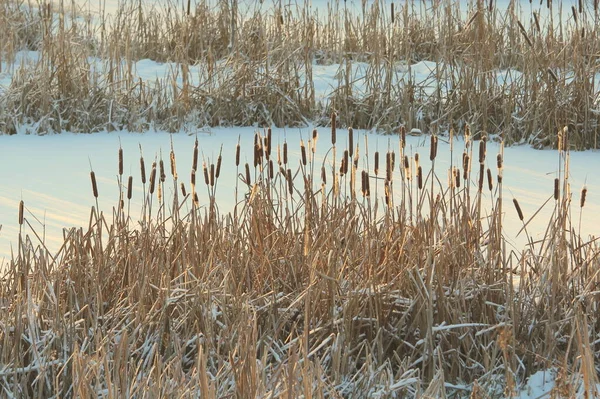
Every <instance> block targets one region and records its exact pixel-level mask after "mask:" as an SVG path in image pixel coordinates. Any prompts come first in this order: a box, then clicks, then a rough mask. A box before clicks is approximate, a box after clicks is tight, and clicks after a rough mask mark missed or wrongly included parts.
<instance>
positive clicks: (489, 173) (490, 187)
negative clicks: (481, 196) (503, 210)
mask: <svg viewBox="0 0 600 399" xmlns="http://www.w3.org/2000/svg"><path fill="white" fill-rule="evenodd" d="M487 181H488V188H489V189H490V191H492V188H494V184H493V181H492V171H491V170H490V168H488V169H487Z"/></svg>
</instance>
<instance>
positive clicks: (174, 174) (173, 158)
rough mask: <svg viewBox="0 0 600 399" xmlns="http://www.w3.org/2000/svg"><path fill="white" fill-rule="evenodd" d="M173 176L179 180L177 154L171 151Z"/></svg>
mask: <svg viewBox="0 0 600 399" xmlns="http://www.w3.org/2000/svg"><path fill="white" fill-rule="evenodd" d="M170 158H171V176H173V178H174V179H175V180H177V163H176V162H175V152H173V150H171V157H170Z"/></svg>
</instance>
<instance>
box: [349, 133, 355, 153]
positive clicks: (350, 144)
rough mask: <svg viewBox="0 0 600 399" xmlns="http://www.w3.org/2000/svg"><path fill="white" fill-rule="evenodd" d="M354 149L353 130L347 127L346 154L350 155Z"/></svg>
mask: <svg viewBox="0 0 600 399" xmlns="http://www.w3.org/2000/svg"><path fill="white" fill-rule="evenodd" d="M353 151H354V130H353V129H352V128H351V127H349V128H348V155H350V157H352V155H353V154H354V153H353Z"/></svg>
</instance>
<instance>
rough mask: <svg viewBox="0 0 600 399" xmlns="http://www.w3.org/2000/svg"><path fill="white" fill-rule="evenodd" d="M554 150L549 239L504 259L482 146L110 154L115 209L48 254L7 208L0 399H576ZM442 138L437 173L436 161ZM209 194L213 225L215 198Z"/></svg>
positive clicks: (590, 282)
mask: <svg viewBox="0 0 600 399" xmlns="http://www.w3.org/2000/svg"><path fill="white" fill-rule="evenodd" d="M331 124H332V125H333V126H336V123H335V122H333V123H331ZM561 132H562V133H561V146H560V148H561V149H560V151H557V152H555V156H556V168H557V170H558V172H557V174H556V182H557V185H556V191H555V192H554V193H553V192H552V187H549V189H548V198H549V204H550V205H549V206H550V207H551V208H552V209H553V210H552V212H551V214H550V215H549V216H548V220H547V224H546V225H547V230H546V233H545V234H543V236H542V237H541V238H539V239H537V238H536V239H535V240H534V239H533V238H531V242H530V245H529V246H528V247H526V249H525V250H523V251H510V250H509V245H508V244H507V240H506V238H505V236H504V223H505V219H506V218H507V215H508V214H511V215H513V216H514V215H516V216H517V218H519V216H520V213H519V211H517V210H516V209H515V206H516V207H517V208H520V205H519V204H518V201H516V202H514V203H513V201H506V200H505V199H504V196H503V191H504V190H505V189H506V188H505V187H504V184H505V182H504V169H505V166H506V165H505V164H504V162H505V157H504V155H503V154H504V150H503V143H502V142H501V143H500V144H499V145H498V146H491V145H490V146H489V147H488V144H489V143H488V142H487V141H485V140H473V138H472V137H471V136H470V135H467V137H466V140H457V139H456V137H454V136H450V137H442V136H439V137H438V136H432V137H431V139H430V143H431V146H428V147H427V148H426V149H425V151H424V152H421V153H420V156H417V155H416V153H413V152H412V151H411V149H410V147H408V146H407V145H406V142H407V141H406V139H405V138H404V137H403V136H402V135H401V136H400V140H399V142H398V145H397V146H393V147H391V146H390V147H384V148H381V147H380V148H378V149H377V152H376V153H373V154H372V153H371V152H370V151H368V150H367V148H366V147H367V145H370V144H369V143H371V145H372V142H369V140H368V139H365V137H366V136H365V137H360V139H359V136H358V135H356V134H355V133H354V132H351V131H350V132H348V131H341V130H335V131H334V130H332V131H329V132H326V134H323V133H324V132H321V135H319V131H316V134H315V135H313V134H308V135H307V136H306V137H304V138H303V141H302V142H301V143H300V146H298V143H296V142H294V143H292V142H286V141H284V142H277V141H276V140H273V135H272V133H269V132H268V131H263V132H257V133H256V135H255V139H254V144H252V143H251V144H250V148H245V150H246V153H248V154H250V155H248V156H244V155H243V151H242V149H241V148H239V149H238V148H236V146H227V147H224V148H223V152H224V153H228V154H229V160H228V161H224V160H225V157H224V155H223V153H221V152H219V151H215V152H214V153H213V154H206V153H203V149H202V147H201V146H200V145H198V147H197V150H196V147H195V146H194V147H192V148H189V153H187V154H182V153H180V152H178V153H175V152H173V153H170V151H169V150H166V151H163V153H162V156H159V157H158V158H154V157H152V156H150V157H148V156H144V153H142V154H139V153H134V154H131V153H127V152H123V153H122V155H118V154H119V152H118V151H117V149H115V158H116V159H120V157H121V156H122V159H123V160H122V161H117V162H115V170H116V171H117V172H118V174H117V186H118V191H117V193H118V195H117V197H116V198H114V199H113V201H114V202H115V203H116V206H115V208H114V209H113V211H112V212H109V213H106V212H102V211H101V208H100V209H99V208H98V207H97V206H96V205H94V206H93V207H92V210H91V214H90V218H89V223H88V224H87V225H86V226H82V227H79V228H72V229H68V230H67V231H66V235H65V239H64V245H63V246H62V247H61V248H60V250H59V251H58V252H49V251H47V250H45V249H44V248H43V247H42V246H40V245H39V243H40V240H39V237H36V236H35V233H33V232H32V226H34V224H33V223H32V222H33V221H32V220H31V219H30V216H29V214H28V213H27V212H26V208H27V207H26V204H23V205H22V206H21V208H22V212H21V214H22V217H19V218H18V220H19V222H20V223H21V227H20V234H19V237H20V239H19V244H18V246H17V249H16V251H15V256H14V258H13V259H12V260H11V261H10V262H9V264H8V270H6V271H5V273H4V275H3V276H2V277H0V281H1V284H0V289H1V291H0V298H1V300H2V302H0V342H1V344H0V348H1V349H0V364H1V365H2V366H1V367H0V384H1V387H2V389H3V392H4V393H6V395H7V396H15V397H65V396H85V397H90V396H91V397H93V396H102V397H108V396H116V397H120V396H135V397H161V396H162V397H184V396H192V397H197V396H200V397H228V396H230V397H239V398H248V397H253V398H254V397H265V398H266V397H307V396H317V397H353V398H363V397H419V398H425V397H443V396H444V395H454V396H455V397H469V395H473V396H471V397H482V398H486V397H490V398H499V397H508V396H510V395H512V396H513V397H519V395H520V397H522V398H528V397H537V396H531V395H534V394H537V393H539V395H542V394H546V393H548V394H550V391H552V390H554V391H553V394H555V395H558V394H560V395H563V396H566V397H576V395H578V394H579V395H582V396H581V397H583V394H584V393H587V394H588V397H595V396H597V390H596V386H597V370H596V366H595V363H597V362H598V356H599V355H600V352H599V351H598V349H597V341H598V337H599V334H598V320H597V317H596V314H597V304H598V302H597V287H598V283H599V281H598V278H599V277H598V274H597V271H598V268H599V266H600V264H599V260H598V253H599V251H600V248H598V245H597V242H596V241H595V239H593V238H587V239H586V238H584V237H582V236H579V235H578V234H577V230H578V229H577V226H578V224H577V222H576V220H577V219H578V218H579V214H580V213H582V214H583V216H584V217H585V212H586V209H587V208H586V207H587V206H588V204H587V203H582V202H581V199H580V198H579V195H578V194H577V193H575V194H573V193H571V189H570V181H571V179H570V176H569V173H568V168H569V151H568V148H569V145H568V136H567V135H566V131H561ZM427 139H428V140H429V137H427ZM438 140H439V141H438ZM443 140H448V141H449V145H448V146H446V147H443V148H444V151H452V152H453V153H456V154H458V157H457V158H458V161H455V160H454V159H455V158H454V157H450V159H451V160H452V161H451V162H450V165H447V164H446V163H444V162H437V161H439V160H440V158H441V155H440V154H438V151H441V148H442V146H441V144H440V142H441V141H443ZM200 141H201V140H200ZM317 147H318V148H321V151H316V149H317ZM490 148H494V149H497V151H496V150H494V151H491V150H489V149H490ZM313 149H315V151H314V152H313ZM238 151H239V154H240V155H239V156H238ZM319 153H320V154H323V153H324V154H325V155H323V156H320V155H315V154H319ZM366 154H369V155H368V156H367V155H366ZM371 154H372V155H371ZM462 154H464V155H462ZM140 155H141V156H142V157H143V161H142V159H141V158H139V156H140ZM182 158H189V159H191V160H192V162H191V164H192V165H194V166H195V167H194V171H193V173H192V175H191V176H190V175H188V172H187V169H185V170H182V169H181V168H178V167H177V165H178V164H181V163H182V162H178V161H180V160H181V159H182ZM131 159H133V161H134V162H133V163H134V164H135V165H136V166H137V165H141V164H142V163H143V165H144V168H143V171H144V172H143V173H142V172H141V170H140V171H139V172H138V169H137V168H135V169H133V170H132V169H128V168H127V167H126V165H128V163H129V162H128V160H131ZM426 160H429V162H426ZM121 165H123V166H121ZM448 171H449V174H450V178H448V177H447V176H448ZM130 175H131V176H132V179H135V182H136V183H135V185H133V184H130V177H129V176H130ZM142 175H144V176H145V178H142ZM226 175H235V176H237V178H236V179H235V184H234V189H233V190H232V194H230V195H231V196H232V197H233V198H234V201H233V203H234V204H236V205H235V206H234V208H233V210H232V211H231V212H222V211H221V210H220V207H219V203H218V202H217V200H216V198H217V192H219V190H220V189H221V186H220V182H222V181H223V179H226V178H225V176H226ZM102 178H103V177H102V176H99V175H96V173H94V174H93V179H92V183H91V184H89V183H88V184H89V186H88V187H87V189H86V190H85V191H87V193H88V194H87V195H88V197H89V198H90V201H91V202H96V203H99V202H98V201H100V199H101V198H102V196H103V195H105V193H104V192H103V191H102V190H98V191H97V192H96V191H95V190H93V189H92V186H95V187H99V184H98V183H99V181H100V179H102ZM488 179H489V180H488ZM140 181H141V182H143V183H140ZM225 181H226V180H225ZM182 184H183V188H182ZM140 185H141V190H139V188H140ZM134 186H135V187H134ZM130 187H131V188H130ZM134 188H136V189H134ZM83 189H84V187H82V190H83ZM199 193H201V195H198V194H199ZM202 193H204V194H202ZM96 195H97V196H98V197H97V198H95V196H96ZM197 197H198V201H195V198H197ZM201 198H202V199H203V200H202V201H201V200H200V199H201ZM517 199H518V198H517ZM132 201H141V207H142V211H141V213H140V217H139V218H138V217H137V215H138V213H137V212H135V213H132V212H131V208H130V203H131V202H132ZM484 202H485V203H487V204H483V203H484ZM571 202H573V204H571ZM571 209H573V211H572V210H571ZM134 214H135V216H134ZM15 216H16V215H15ZM531 216H532V215H531V214H530V213H529V212H524V217H523V222H522V224H526V225H527V228H530V227H531V224H530V223H529V222H528V220H529V218H530V217H531ZM535 217H536V216H535V215H534V218H535ZM527 228H526V229H525V230H524V233H523V234H525V235H526V236H527V237H531V236H530V235H529V232H528V229H527ZM544 370H546V372H547V373H548V374H551V375H552V381H554V384H550V383H549V382H548V381H549V379H546V377H544V374H541V375H542V377H540V374H536V372H538V371H544ZM557 376H558V377H557ZM533 390H535V391H533ZM531 392H533V394H530V393H531ZM527 395H529V396H527ZM539 395H538V396H539ZM541 397H544V396H541Z"/></svg>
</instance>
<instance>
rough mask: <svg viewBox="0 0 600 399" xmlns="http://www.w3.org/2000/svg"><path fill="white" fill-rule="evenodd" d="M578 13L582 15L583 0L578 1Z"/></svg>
mask: <svg viewBox="0 0 600 399" xmlns="http://www.w3.org/2000/svg"><path fill="white" fill-rule="evenodd" d="M579 13H580V14H582V13H583V0H579Z"/></svg>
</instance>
